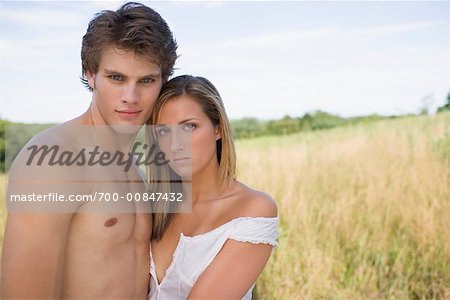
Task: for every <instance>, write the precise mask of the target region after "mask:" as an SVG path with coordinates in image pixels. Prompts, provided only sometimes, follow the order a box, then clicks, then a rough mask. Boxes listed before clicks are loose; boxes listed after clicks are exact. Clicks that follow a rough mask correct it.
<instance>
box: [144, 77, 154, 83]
mask: <svg viewBox="0 0 450 300" xmlns="http://www.w3.org/2000/svg"><path fill="white" fill-rule="evenodd" d="M141 82H142V83H151V82H153V80H152V79H151V78H143V79H142V80H141Z"/></svg>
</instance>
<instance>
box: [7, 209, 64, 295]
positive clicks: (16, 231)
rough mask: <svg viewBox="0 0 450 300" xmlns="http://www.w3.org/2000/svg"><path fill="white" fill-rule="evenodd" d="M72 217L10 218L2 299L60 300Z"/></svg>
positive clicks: (32, 215)
mask: <svg viewBox="0 0 450 300" xmlns="http://www.w3.org/2000/svg"><path fill="white" fill-rule="evenodd" d="M71 217H72V214H61V213H58V214H56V213H50V214H48V213H46V214H45V213H13V214H9V215H8V220H7V223H6V229H5V236H4V244H3V256H2V276H1V280H2V295H1V296H2V297H1V298H2V299H16V298H20V299H22V298H33V299H36V298H46V299H58V298H61V292H62V280H63V266H64V255H65V247H66V242H67V237H68V229H69V224H70V220H71Z"/></svg>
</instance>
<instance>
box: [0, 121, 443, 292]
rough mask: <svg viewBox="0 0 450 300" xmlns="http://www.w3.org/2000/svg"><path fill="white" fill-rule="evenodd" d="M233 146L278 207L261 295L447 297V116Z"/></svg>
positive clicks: (247, 177)
mask: <svg viewBox="0 0 450 300" xmlns="http://www.w3.org/2000/svg"><path fill="white" fill-rule="evenodd" d="M237 149H238V167H239V168H238V169H239V172H238V178H239V179H240V180H241V181H243V182H245V183H247V184H248V185H250V186H252V187H254V188H257V189H261V190H263V191H265V192H267V193H268V194H270V195H272V196H273V197H274V199H275V200H276V201H277V203H278V208H279V217H280V227H279V243H280V245H279V247H278V248H277V249H276V251H275V252H274V254H273V256H272V257H271V259H270V261H269V263H268V265H267V266H266V268H265V270H264V272H263V274H262V275H261V277H260V278H259V280H258V283H257V288H256V294H257V296H258V298H259V299H449V298H450V270H449V266H450V239H449V238H448V237H449V236H450V218H449V215H450V113H446V114H440V115H437V116H432V117H428V116H420V117H408V118H402V119H393V120H385V121H379V122H374V123H367V124H359V125H355V126H348V127H341V128H335V129H332V130H326V131H316V132H308V133H301V134H296V135H290V136H281V137H263V138H258V139H252V140H243V141H239V142H238V143H237ZM0 176H1V177H0V192H1V196H0V204H2V203H3V201H4V176H3V175H0ZM4 223H5V213H4V211H3V210H2V211H0V227H1V228H3V226H4ZM0 232H1V233H0V243H1V241H2V240H3V230H0Z"/></svg>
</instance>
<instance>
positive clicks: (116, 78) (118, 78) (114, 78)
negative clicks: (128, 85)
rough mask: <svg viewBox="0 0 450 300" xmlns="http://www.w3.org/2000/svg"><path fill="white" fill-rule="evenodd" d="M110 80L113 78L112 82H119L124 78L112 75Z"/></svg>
mask: <svg viewBox="0 0 450 300" xmlns="http://www.w3.org/2000/svg"><path fill="white" fill-rule="evenodd" d="M109 78H111V79H112V80H117V81H122V80H123V77H122V76H120V75H111V76H109Z"/></svg>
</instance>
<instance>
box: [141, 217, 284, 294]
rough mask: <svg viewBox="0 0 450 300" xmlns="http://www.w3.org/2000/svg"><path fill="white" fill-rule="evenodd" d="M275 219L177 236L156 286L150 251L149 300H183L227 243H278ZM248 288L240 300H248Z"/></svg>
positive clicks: (252, 219) (235, 223)
mask: <svg viewBox="0 0 450 300" xmlns="http://www.w3.org/2000/svg"><path fill="white" fill-rule="evenodd" d="M277 225H278V218H277V217H274V218H265V217H240V218H236V219H233V220H231V221H229V222H227V223H225V224H223V225H221V226H219V227H217V228H215V229H213V230H211V231H208V232H206V233H202V234H198V235H195V236H185V235H184V234H183V233H181V234H180V239H179V241H178V245H177V247H176V249H175V251H174V253H173V258H172V262H171V264H170V265H169V267H168V268H167V270H166V274H165V276H164V278H163V279H162V281H161V283H160V284H158V281H157V276H156V269H155V263H154V261H153V256H152V253H151V250H150V274H151V278H150V292H149V295H148V299H149V300H157V299H158V300H159V299H160V300H178V299H180V300H181V299H186V298H187V296H188V295H189V293H190V291H191V289H192V287H193V286H194V284H195V282H196V281H197V279H198V277H199V276H200V275H201V274H202V272H203V271H204V270H205V269H206V268H207V267H208V265H209V264H210V263H211V262H212V261H213V259H214V258H215V257H216V255H217V254H218V253H219V251H220V250H221V249H222V247H223V245H224V244H225V242H226V241H227V240H228V239H231V240H236V241H240V242H249V243H254V244H260V243H265V244H270V245H272V246H273V248H272V251H273V249H275V247H277V246H278V243H277V241H276V240H277ZM254 286H255V284H253V285H252V286H251V288H250V289H249V290H248V292H247V293H246V294H245V296H244V297H243V298H242V299H246V300H247V299H251V298H252V290H253V287H254Z"/></svg>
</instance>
